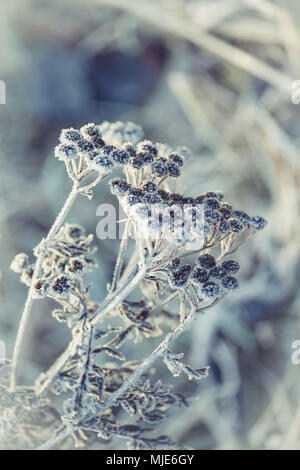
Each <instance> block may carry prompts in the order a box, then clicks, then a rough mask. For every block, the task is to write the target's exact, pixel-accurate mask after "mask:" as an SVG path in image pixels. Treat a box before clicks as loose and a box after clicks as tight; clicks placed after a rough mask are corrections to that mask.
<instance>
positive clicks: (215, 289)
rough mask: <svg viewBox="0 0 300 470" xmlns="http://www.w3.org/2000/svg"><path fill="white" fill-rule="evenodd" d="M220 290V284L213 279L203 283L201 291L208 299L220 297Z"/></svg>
mask: <svg viewBox="0 0 300 470" xmlns="http://www.w3.org/2000/svg"><path fill="white" fill-rule="evenodd" d="M219 292H220V288H219V285H218V284H217V283H216V282H213V281H208V282H205V284H203V285H202V287H201V293H202V294H203V296H204V297H206V298H207V299H213V298H215V297H218V295H219Z"/></svg>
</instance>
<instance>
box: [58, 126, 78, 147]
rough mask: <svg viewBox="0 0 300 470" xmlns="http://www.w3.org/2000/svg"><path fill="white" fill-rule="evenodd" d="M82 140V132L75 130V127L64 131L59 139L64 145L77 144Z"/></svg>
mask: <svg viewBox="0 0 300 470" xmlns="http://www.w3.org/2000/svg"><path fill="white" fill-rule="evenodd" d="M81 139H82V137H81V134H80V132H79V131H78V130H77V129H73V127H70V128H69V129H62V131H61V134H60V137H59V141H60V143H62V144H76V143H77V142H78V141H79V140H81Z"/></svg>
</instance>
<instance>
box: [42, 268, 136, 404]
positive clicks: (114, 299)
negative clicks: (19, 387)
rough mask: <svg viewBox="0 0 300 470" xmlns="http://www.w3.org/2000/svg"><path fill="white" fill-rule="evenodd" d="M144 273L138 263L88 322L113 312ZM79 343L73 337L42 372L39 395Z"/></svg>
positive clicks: (50, 382) (45, 389)
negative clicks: (46, 369)
mask: <svg viewBox="0 0 300 470" xmlns="http://www.w3.org/2000/svg"><path fill="white" fill-rule="evenodd" d="M144 275H145V271H144V270H143V269H141V268H140V267H139V265H138V264H137V265H136V266H135V268H134V269H133V271H132V272H131V273H130V275H129V276H128V278H127V279H126V281H124V283H123V284H122V285H121V286H120V287H119V288H118V289H116V290H115V292H114V293H113V295H110V293H109V294H108V296H107V297H106V298H105V299H104V301H103V302H102V303H101V304H100V306H99V307H98V309H97V311H96V312H95V314H94V317H93V318H90V319H89V320H87V323H89V324H90V325H91V326H94V325H96V323H97V322H98V321H99V319H100V318H102V317H104V316H105V315H107V314H108V313H109V312H111V310H112V309H114V308H115V307H116V306H117V305H118V304H120V303H121V302H122V300H124V299H125V298H126V297H127V296H128V294H129V292H130V291H131V290H132V289H134V287H135V286H136V285H137V283H138V282H139V281H140V280H141V278H142V277H143V276H144ZM77 345H78V338H77V336H76V337H74V338H73V339H72V341H71V343H70V344H69V346H68V347H67V348H66V350H65V351H64V352H63V353H62V354H61V356H60V357H59V358H58V359H57V360H56V361H55V363H54V364H53V365H52V366H51V367H50V369H48V371H47V372H46V374H41V376H40V377H41V378H40V379H38V380H37V383H39V382H41V385H39V384H38V385H37V387H38V390H37V392H36V393H37V396H41V395H42V394H44V393H45V391H47V390H48V389H49V387H50V386H51V384H52V383H53V381H54V380H55V378H56V376H57V374H59V372H60V370H61V369H62V368H63V367H64V365H65V364H66V362H67V361H68V360H69V358H70V357H71V356H72V355H73V354H75V351H76V347H77Z"/></svg>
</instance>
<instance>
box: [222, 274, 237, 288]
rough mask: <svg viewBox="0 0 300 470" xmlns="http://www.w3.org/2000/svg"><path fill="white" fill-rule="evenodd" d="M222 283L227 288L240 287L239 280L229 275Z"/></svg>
mask: <svg viewBox="0 0 300 470" xmlns="http://www.w3.org/2000/svg"><path fill="white" fill-rule="evenodd" d="M222 285H223V287H225V289H228V290H235V289H237V288H238V287H239V281H238V280H237V279H236V278H235V277H232V276H227V277H224V278H223V279H222Z"/></svg>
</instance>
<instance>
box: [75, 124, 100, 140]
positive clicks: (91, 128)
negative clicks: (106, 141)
mask: <svg viewBox="0 0 300 470" xmlns="http://www.w3.org/2000/svg"><path fill="white" fill-rule="evenodd" d="M80 133H81V135H82V137H83V138H84V139H86V140H89V141H90V142H93V141H94V140H95V138H96V137H101V135H100V132H99V129H98V128H97V127H96V126H95V124H93V123H89V124H85V125H84V126H82V127H81V128H80Z"/></svg>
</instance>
